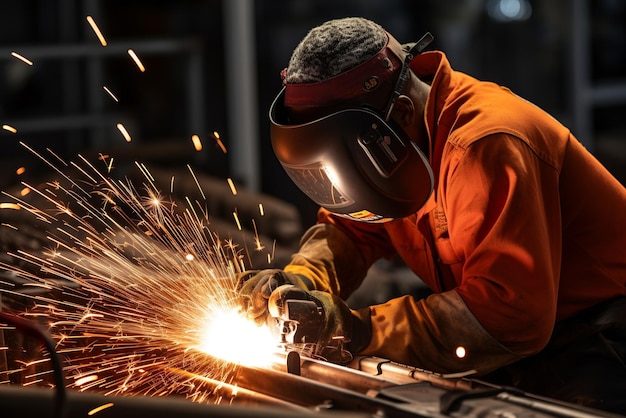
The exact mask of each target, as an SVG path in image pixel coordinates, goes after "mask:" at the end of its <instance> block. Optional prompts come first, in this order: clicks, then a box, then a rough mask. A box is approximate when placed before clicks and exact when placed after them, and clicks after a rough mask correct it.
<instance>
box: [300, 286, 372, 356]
mask: <svg viewBox="0 0 626 418" xmlns="http://www.w3.org/2000/svg"><path fill="white" fill-rule="evenodd" d="M308 293H309V295H310V296H311V297H312V298H314V299H315V300H317V303H318V304H320V305H321V306H322V309H323V311H324V327H323V330H322V333H321V335H320V340H319V342H318V345H319V350H318V351H319V353H320V355H322V356H323V357H326V358H327V359H328V360H330V361H333V362H336V363H337V362H342V361H343V360H342V358H343V355H342V353H341V352H340V351H341V350H342V349H346V350H347V351H349V352H350V353H352V354H356V353H359V352H360V351H362V350H363V349H365V347H367V345H368V344H369V342H370V339H371V336H372V331H371V321H370V315H369V309H364V310H352V309H350V307H349V306H348V304H346V302H344V301H343V300H342V299H340V298H339V297H338V296H336V295H333V294H331V293H327V292H321V291H318V290H312V291H309V292H308Z"/></svg>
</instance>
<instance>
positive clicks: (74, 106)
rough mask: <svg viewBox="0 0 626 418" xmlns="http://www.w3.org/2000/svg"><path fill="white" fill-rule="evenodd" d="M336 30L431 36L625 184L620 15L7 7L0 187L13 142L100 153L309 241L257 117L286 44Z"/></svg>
mask: <svg viewBox="0 0 626 418" xmlns="http://www.w3.org/2000/svg"><path fill="white" fill-rule="evenodd" d="M88 15H90V16H93V17H94V19H95V21H96V23H97V25H98V27H99V28H100V30H101V31H102V33H103V35H104V37H105V38H106V40H107V42H108V45H107V46H106V47H103V46H101V45H100V42H99V41H98V38H97V37H96V35H95V33H94V31H93V29H92V28H91V27H90V26H89V24H88V22H87V21H86V16H88ZM346 16H363V17H366V18H370V19H372V20H375V21H377V22H378V23H380V24H381V25H383V26H384V27H385V28H386V29H387V30H388V31H390V32H391V33H393V34H394V35H395V36H396V38H398V39H399V40H400V41H401V42H410V41H414V40H416V39H417V38H418V37H419V36H421V35H422V34H423V33H424V32H425V31H430V32H432V33H433V34H434V36H435V41H434V43H433V44H432V45H431V48H433V49H440V50H443V51H444V52H446V53H447V54H448V58H449V60H450V62H451V63H452V65H453V67H455V68H456V69H458V70H461V71H464V72H467V73H469V74H471V75H473V76H475V77H477V78H479V79H487V80H492V81H495V82H497V83H499V84H502V85H505V86H507V87H509V88H511V89H512V90H513V91H514V92H515V93H517V94H518V95H520V96H522V97H524V98H526V99H528V100H530V101H532V102H534V103H535V104H537V105H539V106H540V107H542V108H544V109H545V110H547V111H548V112H550V113H551V114H552V115H554V116H555V117H556V118H557V119H559V120H560V121H561V122H562V123H564V124H565V125H567V126H568V127H570V129H571V130H572V131H573V132H574V133H575V134H576V135H577V136H578V138H579V139H580V140H581V141H582V142H583V143H584V144H585V145H586V146H587V147H588V148H589V149H590V150H591V151H592V152H593V153H594V154H595V155H596V156H597V157H598V158H599V159H600V160H601V161H602V162H603V163H604V164H605V165H607V166H608V167H609V169H610V170H611V171H612V172H613V173H614V174H615V176H616V177H617V178H618V179H619V180H620V181H621V182H623V183H624V182H625V181H626V2H624V1H621V0H593V1H592V0H551V1H539V0H419V1H417V0H368V1H361V0H343V1H336V0H333V1H331V0H314V1H312V0H299V1H279V0H271V1H270V0H258V1H253V0H221V1H220V0H184V1H165V0H134V1H127V0H106V1H100V0H5V1H3V2H2V6H1V13H0V123H1V124H3V125H4V124H7V125H10V126H13V127H15V128H16V129H17V133H12V132H9V131H8V130H6V129H3V130H0V140H2V152H1V153H0V162H1V163H2V165H1V167H2V168H1V170H2V171H0V176H2V177H0V179H1V180H0V181H1V184H2V186H3V187H7V186H10V185H11V184H13V183H15V182H17V181H18V179H17V175H16V174H15V169H16V168H17V167H19V166H23V165H28V164H31V165H33V167H34V163H33V160H35V159H34V158H33V157H32V155H31V154H29V153H28V152H26V151H25V150H24V148H23V147H22V146H20V145H19V141H24V142H26V143H28V144H29V145H30V146H32V147H34V148H36V149H44V148H50V149H52V150H54V152H55V153H57V154H58V155H59V156H60V157H62V158H73V157H75V156H76V154H78V153H81V154H83V155H98V154H99V153H102V154H108V155H112V156H114V157H115V158H116V159H117V160H118V161H124V160H126V161H135V160H139V161H141V162H144V163H146V164H147V165H148V166H149V167H152V168H163V169H168V168H173V169H181V168H183V169H184V167H185V165H187V164H189V165H191V166H193V169H194V170H195V172H196V173H199V174H200V175H205V176H207V177H208V178H215V179H226V178H232V179H233V181H234V182H235V184H236V185H237V186H238V187H239V188H241V189H245V190H248V191H249V192H250V193H252V194H253V195H255V196H256V195H257V194H258V195H262V196H267V197H271V198H275V199H277V201H279V202H282V203H285V204H286V205H288V206H290V207H293V208H294V210H295V215H294V213H293V212H290V213H291V215H290V216H296V215H297V217H298V218H299V220H298V221H299V222H300V225H301V226H307V225H310V224H312V223H313V222H314V221H315V211H316V209H317V208H316V206H315V205H314V204H313V203H312V202H311V201H310V200H309V199H308V198H307V197H306V196H304V195H303V194H302V193H301V192H300V191H299V190H298V189H297V188H296V187H295V186H293V185H292V183H291V181H290V180H289V179H288V177H287V176H286V175H285V174H284V172H283V170H282V168H281V167H280V165H279V163H278V162H277V160H276V159H275V157H274V155H273V153H272V151H271V146H270V142H269V136H268V131H269V126H268V121H267V116H266V115H267V110H268V108H269V106H270V104H271V101H272V99H273V98H274V95H275V94H276V93H277V92H278V90H279V89H280V86H281V80H280V77H279V73H280V71H281V69H283V68H284V67H285V66H286V65H287V61H288V59H289V56H290V54H291V51H292V50H293V49H294V47H295V46H296V44H297V43H298V41H299V40H300V39H301V38H302V37H303V36H304V35H305V34H306V32H307V31H308V30H309V29H310V28H311V27H313V26H315V25H317V24H320V23H322V22H323V21H325V20H328V19H331V18H338V17H346ZM128 49H133V50H134V51H136V53H137V55H138V56H139V57H140V59H141V61H142V63H143V64H144V66H145V69H146V70H145V72H141V71H139V70H138V67H137V65H136V64H135V63H134V62H133V61H132V60H131V59H130V58H129V55H128V54H127V50H128ZM13 51H15V52H18V53H20V54H22V55H23V56H25V57H27V58H29V59H31V60H32V61H33V63H34V65H32V66H29V65H26V64H25V63H24V62H22V61H20V60H18V59H16V58H15V57H13V56H11V52H13ZM104 86H106V87H107V88H108V89H109V90H110V91H111V92H112V93H113V94H114V95H115V96H116V98H117V100H118V101H115V100H113V98H112V97H111V96H110V95H109V94H108V93H107V92H106V91H105V90H104V88H103V87H104ZM117 123H123V124H124V126H125V127H126V129H127V130H128V132H129V134H130V135H131V137H132V141H131V142H126V141H125V140H124V137H123V136H122V135H121V133H120V131H119V130H118V129H117V127H116V125H117ZM214 133H217V134H219V137H220V139H221V141H222V142H223V145H224V146H225V150H226V152H224V149H221V148H220V146H219V143H218V141H217V140H216V139H215V134H214ZM194 134H196V135H198V136H199V137H200V138H201V140H202V141H203V144H204V147H203V149H202V150H201V151H196V150H195V149H194V147H193V144H192V142H191V136H192V135H194ZM218 195H219V194H218ZM229 214H230V213H229ZM292 229H294V228H292ZM295 229H297V228H295ZM290 231H291V232H290V233H294V231H293V230H290ZM294 235H297V234H295V233H294ZM285 239H287V238H285ZM288 239H293V237H291V238H288Z"/></svg>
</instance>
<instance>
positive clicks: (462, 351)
mask: <svg viewBox="0 0 626 418" xmlns="http://www.w3.org/2000/svg"><path fill="white" fill-rule="evenodd" d="M454 353H455V354H456V356H457V357H458V358H465V355H466V354H467V352H466V351H465V347H463V346H462V345H460V346H458V347H457V348H456V350H454Z"/></svg>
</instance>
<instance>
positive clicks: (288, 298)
mask: <svg viewBox="0 0 626 418" xmlns="http://www.w3.org/2000/svg"><path fill="white" fill-rule="evenodd" d="M268 312H269V314H270V317H271V319H270V321H275V325H276V328H275V330H277V331H278V333H279V334H280V341H281V343H285V344H302V343H318V342H319V340H320V338H321V335H322V331H323V327H324V307H323V305H322V303H321V302H320V301H318V300H317V299H315V298H314V297H312V296H311V295H310V294H309V293H307V292H306V291H305V290H303V289H300V288H299V287H296V286H294V285H291V284H285V285H282V286H279V287H278V288H277V289H276V290H274V291H273V292H272V294H271V295H270V298H269V300H268Z"/></svg>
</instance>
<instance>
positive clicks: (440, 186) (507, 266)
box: [285, 51, 626, 372]
mask: <svg viewBox="0 0 626 418" xmlns="http://www.w3.org/2000/svg"><path fill="white" fill-rule="evenodd" d="M411 68H412V70H413V71H414V72H415V73H416V74H417V75H418V76H420V77H421V78H422V79H423V80H432V81H431V92H430V96H429V98H428V101H427V105H426V112H425V120H426V126H427V128H428V133H429V136H430V150H424V151H428V153H429V160H430V163H431V165H432V168H433V172H434V175H435V191H434V193H433V195H432V196H431V199H430V200H429V201H428V202H427V204H426V205H425V206H424V207H423V208H422V209H421V210H420V211H419V212H418V213H416V214H414V215H412V216H409V217H407V218H404V219H400V220H397V221H393V222H390V223H386V224H365V223H358V222H354V221H350V220H347V219H344V218H341V217H338V216H335V215H333V214H331V213H329V212H328V211H326V210H324V209H321V210H320V212H319V216H318V220H319V223H318V225H316V226H314V227H312V228H311V229H310V230H309V231H308V232H307V234H305V236H304V237H303V241H302V246H301V249H300V250H299V252H298V253H297V254H295V255H294V257H293V259H292V262H291V264H290V265H289V266H287V267H286V268H285V270H287V271H291V272H295V273H300V274H304V275H306V276H309V277H311V278H312V279H313V280H314V281H315V283H316V287H317V288H318V289H321V290H327V291H330V292H333V293H336V294H338V295H340V296H341V297H342V298H344V299H345V298H347V297H348V296H349V294H350V293H351V292H352V291H353V290H354V289H356V287H358V285H359V284H360V283H361V282H362V280H363V278H364V276H365V274H366V272H367V269H368V268H369V267H370V266H371V265H372V263H373V262H374V261H376V260H377V259H379V258H381V257H386V258H390V257H393V256H394V255H396V254H397V255H399V256H400V257H402V259H403V260H404V262H405V263H406V264H407V265H408V266H409V267H410V268H411V269H412V270H413V271H414V272H415V273H416V274H417V275H418V276H419V277H420V278H421V279H422V280H423V281H424V282H425V283H426V284H428V285H429V286H430V287H431V288H432V289H433V290H434V291H435V294H434V295H432V296H431V297H429V298H427V299H425V300H419V301H415V300H414V299H413V298H411V297H408V296H407V297H400V298H397V299H394V300H391V301H389V302H387V303H385V304H382V305H376V306H372V307H370V311H371V319H372V332H373V335H372V341H371V342H370V345H369V346H368V347H367V349H366V350H365V353H366V354H373V355H379V356H382V357H385V358H389V359H391V360H396V361H400V362H403V363H407V364H412V365H415V366H418V367H425V368H428V369H431V370H434V371H440V372H452V371H463V370H468V369H474V370H477V371H479V372H488V371H490V370H493V369H495V368H498V367H500V366H502V365H504V364H507V363H510V362H512V361H515V360H517V359H519V358H522V357H524V356H528V355H531V354H534V353H537V352H538V351H540V350H541V349H542V348H543V347H544V346H545V345H546V344H547V342H548V340H549V338H550V335H551V333H552V329H553V327H554V324H555V321H559V320H561V319H564V318H567V317H569V316H571V315H572V314H574V313H576V312H579V311H580V310H582V309H585V308H587V307H590V306H592V305H595V304H597V303H598V302H601V301H604V300H607V299H611V298H613V297H616V296H620V295H622V296H623V295H626V189H624V187H623V186H622V185H621V184H619V183H618V182H617V181H616V180H615V179H614V178H613V177H612V176H611V175H610V174H609V173H608V172H607V170H606V169H605V168H603V167H602V166H601V165H600V163H599V162H597V161H596V159H595V158H594V157H593V156H592V155H591V154H590V153H589V152H587V151H586V150H585V148H584V147H583V146H582V145H581V144H580V143H579V142H578V141H577V140H576V138H574V136H573V135H572V134H571V133H570V132H569V130H567V129H566V128H565V127H563V126H562V125H561V124H560V123H558V122H557V121H556V120H555V119H553V118H552V117H551V116H549V115H548V114H546V113H545V112H543V111H542V110H540V109H539V108H537V107H536V106H534V105H533V104H531V103H529V102H527V101H525V100H523V99H521V98H519V97H518V96H516V95H514V94H513V93H511V92H510V91H509V90H507V89H505V88H502V87H500V86H498V85H496V84H493V83H489V82H483V81H478V80H476V79H474V78H472V77H469V76H468V75H465V74H463V73H460V72H456V71H453V70H452V69H451V68H450V65H449V63H448V61H447V59H446V57H445V55H444V54H443V53H441V52H438V51H434V52H428V53H424V54H421V55H420V56H418V57H417V58H416V59H415V60H414V61H413V63H412V66H411ZM458 346H463V347H465V348H466V352H467V355H466V356H465V357H464V358H458V357H457V356H455V354H454V353H455V349H456V347H458Z"/></svg>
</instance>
